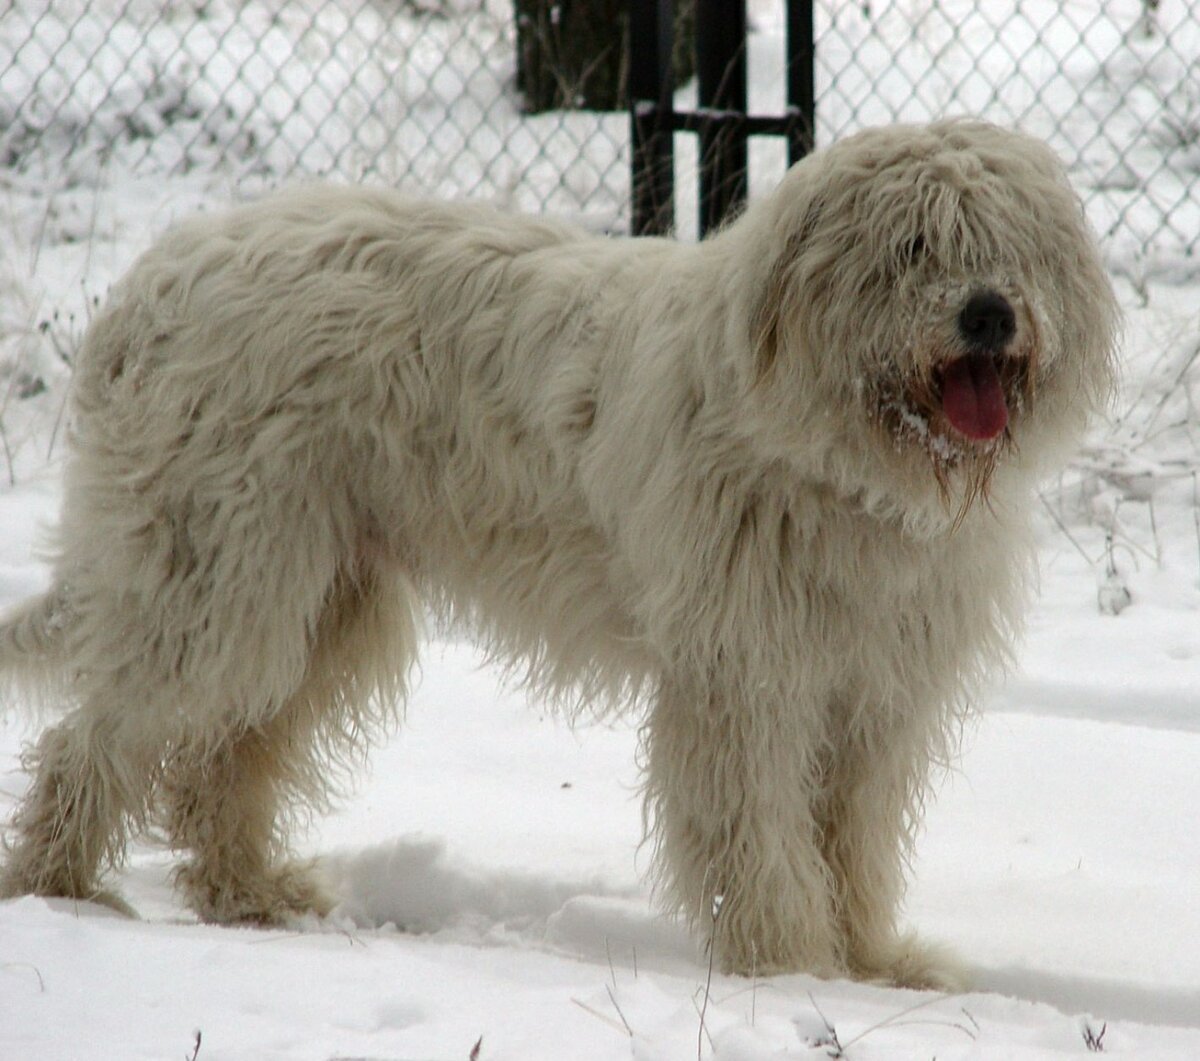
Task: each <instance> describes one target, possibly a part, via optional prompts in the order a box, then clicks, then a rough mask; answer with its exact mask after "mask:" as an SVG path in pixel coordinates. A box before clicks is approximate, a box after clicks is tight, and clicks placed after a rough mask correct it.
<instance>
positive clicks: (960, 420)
mask: <svg viewBox="0 0 1200 1061" xmlns="http://www.w3.org/2000/svg"><path fill="white" fill-rule="evenodd" d="M942 381H943V383H942V411H943V412H944V413H945V414H946V419H947V420H949V421H950V424H951V426H952V427H954V429H955V430H956V431H959V432H960V433H961V434H964V435H966V436H967V438H971V439H975V440H977V441H984V440H986V439H989V438H995V437H996V436H997V435H998V434H1000V432H1001V431H1003V430H1004V429H1005V427H1007V426H1008V405H1007V404H1006V402H1005V401H1004V387H1003V385H1002V384H1001V382H1000V376H999V375H998V374H997V372H996V366H995V365H993V364H992V359H991V358H990V357H986V356H983V355H979V354H968V355H967V356H966V357H960V358H959V359H958V360H957V361H952V362H951V363H950V364H949V365H947V366H946V369H945V372H944V374H943V377H942Z"/></svg>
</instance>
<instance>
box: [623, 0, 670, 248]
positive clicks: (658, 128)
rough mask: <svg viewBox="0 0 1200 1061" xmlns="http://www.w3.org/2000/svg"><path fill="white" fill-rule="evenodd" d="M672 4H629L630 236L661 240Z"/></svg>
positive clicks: (666, 215)
mask: <svg viewBox="0 0 1200 1061" xmlns="http://www.w3.org/2000/svg"><path fill="white" fill-rule="evenodd" d="M674 32H675V28H674V16H673V11H672V6H671V0H630V5H629V108H630V125H631V131H632V140H633V177H632V180H633V189H632V199H633V233H634V235H635V236H650V235H662V234H664V233H666V232H669V231H670V229H671V226H672V225H673V224H674V222H675V151H674V144H673V131H674V124H675V118H674V100H673V98H672V87H671V86H672V80H673V79H672V76H671V46H672V37H673V36H674Z"/></svg>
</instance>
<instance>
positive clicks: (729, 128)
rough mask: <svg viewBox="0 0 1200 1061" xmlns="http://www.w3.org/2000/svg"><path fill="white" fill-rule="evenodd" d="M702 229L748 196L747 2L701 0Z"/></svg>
mask: <svg viewBox="0 0 1200 1061" xmlns="http://www.w3.org/2000/svg"><path fill="white" fill-rule="evenodd" d="M696 73H697V76H698V80H699V89H700V114H699V118H700V128H699V132H700V233H701V235H703V234H704V233H706V232H708V231H710V230H711V229H713V228H715V227H716V226H717V225H719V224H720V223H721V221H722V219H723V218H725V217H726V216H728V214H729V213H730V211H731V210H734V209H735V208H736V207H738V206H739V205H740V204H741V203H743V202H744V201H745V199H746V192H747V188H748V182H747V167H748V164H749V157H748V156H749V153H748V150H747V138H746V137H747V131H746V2H745V0H697V2H696Z"/></svg>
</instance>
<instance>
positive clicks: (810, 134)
mask: <svg viewBox="0 0 1200 1061" xmlns="http://www.w3.org/2000/svg"><path fill="white" fill-rule="evenodd" d="M816 50H817V45H816V37H815V36H814V33H813V0H788V5H787V101H788V112H789V116H790V117H793V118H794V120H795V124H793V125H792V127H791V130H790V131H789V133H788V164H789V165H794V164H795V163H797V162H799V161H800V159H802V158H803V157H804V156H805V155H807V154H808V153H809V152H810V151H811V150H812V149H813V146H814V144H815V142H816V129H817V104H816V95H817V93H816V74H815V66H816V62H815V60H816Z"/></svg>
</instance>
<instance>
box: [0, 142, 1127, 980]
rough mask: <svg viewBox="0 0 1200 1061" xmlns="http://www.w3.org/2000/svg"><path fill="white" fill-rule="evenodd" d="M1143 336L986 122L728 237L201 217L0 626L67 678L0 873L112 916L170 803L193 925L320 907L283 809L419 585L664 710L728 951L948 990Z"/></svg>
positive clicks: (392, 671)
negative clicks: (969, 741) (984, 826)
mask: <svg viewBox="0 0 1200 1061" xmlns="http://www.w3.org/2000/svg"><path fill="white" fill-rule="evenodd" d="M1114 327H1115V310H1114V305H1113V299H1112V294H1111V290H1110V288H1109V285H1108V282H1107V280H1106V278H1105V274H1104V270H1103V269H1102V267H1101V263H1100V261H1099V259H1098V257H1097V253H1096V250H1095V248H1094V246H1093V242H1092V240H1091V238H1090V236H1089V234H1088V231H1087V229H1086V226H1085V224H1084V220H1083V217H1082V213H1081V210H1080V206H1079V203H1078V201H1077V199H1076V197H1075V195H1074V194H1073V193H1072V192H1071V189H1070V188H1069V187H1068V184H1067V182H1066V179H1065V178H1064V174H1063V171H1062V169H1061V167H1060V165H1059V163H1058V162H1057V161H1056V160H1055V158H1054V156H1053V155H1052V154H1051V153H1050V152H1049V151H1048V150H1047V149H1046V148H1045V147H1044V146H1042V145H1041V144H1039V143H1037V142H1035V141H1033V140H1031V139H1028V138H1026V137H1024V136H1021V135H1017V134H1014V133H1011V132H1005V131H1002V130H1000V129H997V128H994V127H991V126H988V125H984V124H979V123H969V122H950V123H940V124H936V125H932V126H928V127H898V128H890V129H879V130H874V131H868V132H865V133H862V134H860V135H858V136H854V137H851V138H850V139H848V140H845V141H844V142H842V143H839V144H837V145H835V146H833V147H831V148H829V149H828V150H825V151H822V152H820V153H818V154H814V155H813V156H811V157H810V158H808V159H806V160H804V161H803V162H801V163H799V164H798V165H797V166H795V167H794V168H793V169H792V170H791V172H790V173H788V175H787V176H786V178H785V179H784V181H783V182H782V184H781V186H780V187H779V189H778V191H777V192H775V194H774V195H772V196H770V197H769V198H767V199H765V200H763V201H761V202H758V203H756V204H755V205H753V206H751V207H750V208H749V210H748V211H747V212H746V214H745V215H744V216H743V217H742V218H741V219H740V220H739V221H737V222H736V223H734V224H732V225H730V226H729V227H728V228H726V229H725V230H724V231H722V232H721V233H720V234H718V235H717V236H715V237H714V238H712V239H709V240H707V241H705V242H703V243H700V244H699V245H691V246H688V245H680V244H677V243H674V242H671V241H667V240H649V239H646V240H621V239H604V238H595V237H591V236H588V235H586V234H584V233H583V232H581V231H579V230H577V229H575V228H571V227H568V226H566V225H562V224H556V223H551V222H548V221H537V220H530V219H527V218H520V217H511V216H505V215H504V214H501V213H497V212H495V211H493V210H491V209H488V208H485V207H482V206H472V205H439V204H435V203H428V202H413V201H410V200H409V199H406V198H403V197H401V196H399V195H396V194H393V193H391V192H388V191H383V190H367V189H363V188H334V187H314V188H307V189H304V190H300V191H294V192H288V193H285V194H281V195H274V196H271V197H269V198H266V199H264V200H263V201H261V202H258V203H255V204H253V205H249V206H245V207H243V208H241V209H237V210H234V211H233V212H231V213H228V214H224V215H219V216H215V217H205V218H202V219H199V220H196V221H193V222H191V223H188V224H184V225H182V226H180V227H179V228H177V229H175V230H174V231H173V232H172V233H170V234H169V235H167V236H166V237H165V238H164V239H163V240H162V241H161V242H160V243H159V244H158V245H157V246H155V247H154V248H153V249H152V250H150V251H149V252H148V253H147V254H146V255H145V256H144V257H143V258H142V259H141V260H140V261H139V262H138V263H137V265H135V266H134V268H133V270H132V271H131V272H130V273H129V275H128V276H127V277H126V278H125V279H124V281H123V282H122V283H121V284H120V286H119V287H118V288H117V290H116V292H115V294H114V296H113V299H112V304H111V305H110V306H109V308H108V309H107V310H106V311H105V312H104V313H103V315H102V316H100V317H99V318H98V319H97V320H96V321H95V323H94V324H93V326H92V327H91V329H90V331H89V332H88V334H87V337H86V339H85V342H84V345H83V349H82V351H81V353H80V357H79V362H78V366H77V369H76V378H75V380H74V397H73V408H72V418H73V437H72V443H71V458H70V461H69V463H68V466H67V469H66V496H65V503H64V508H63V513H62V521H61V529H60V532H59V539H58V544H57V551H56V554H55V582H54V586H53V588H52V589H51V590H50V591H49V592H48V593H47V594H46V595H45V596H44V597H43V598H41V599H38V600H36V601H33V602H31V603H29V604H27V605H26V606H24V607H23V608H22V609H20V610H18V611H17V612H15V613H14V614H12V615H11V616H10V617H9V618H8V619H7V622H6V624H5V625H3V626H2V627H0V664H3V665H4V666H5V667H6V668H7V669H8V670H9V672H10V673H13V674H14V675H15V676H16V677H18V678H21V679H23V680H24V681H25V682H26V684H27V685H33V686H35V687H37V688H38V689H39V690H40V691H41V692H42V693H43V694H44V695H47V696H50V697H52V698H56V699H61V700H64V701H65V702H66V703H68V704H69V705H70V713H69V714H68V715H67V716H66V718H65V719H64V720H63V721H61V722H60V723H59V724H57V725H56V726H54V727H53V728H51V729H49V730H48V731H47V732H46V733H45V734H44V735H43V736H42V738H41V740H40V741H39V742H38V743H37V745H36V746H35V747H33V748H31V749H30V750H29V752H28V754H27V765H28V767H29V769H30V770H31V772H32V774H33V780H32V784H31V786H30V788H29V790H28V792H27V794H26V795H25V796H24V799H23V802H22V803H21V804H20V806H19V807H18V809H17V811H16V814H15V817H14V819H13V823H12V828H11V830H10V833H9V837H8V841H7V846H8V851H7V859H6V863H5V867H4V870H3V876H2V878H0V893H2V894H5V895H17V894H21V893H25V892H34V893H37V894H42V895H59V896H78V897H81V898H87V897H96V896H98V895H100V894H101V893H100V891H99V888H100V877H101V874H102V872H103V870H104V869H105V867H107V866H111V865H113V864H114V863H117V862H119V860H120V858H121V856H122V852H123V847H124V843H125V839H126V837H127V836H128V835H129V833H130V831H131V830H137V829H140V828H144V827H147V826H150V825H161V826H162V827H163V828H164V829H165V830H166V833H167V835H168V836H169V837H170V841H171V843H172V845H173V846H174V847H175V848H177V849H178V850H179V851H180V852H182V853H184V854H185V855H186V859H187V861H186V862H185V864H184V865H183V866H182V868H180V869H179V871H178V883H179V885H180V886H181V888H182V891H183V894H184V895H185V897H186V899H187V901H188V902H189V903H190V904H191V906H192V907H194V909H195V910H196V911H197V912H198V913H199V914H200V915H201V916H202V917H203V918H205V919H209V920H213V921H220V922H230V921H246V920H249V921H259V922H278V921H280V920H283V919H286V918H288V917H290V916H291V915H293V914H295V913H297V912H301V911H307V910H317V911H324V910H326V909H328V907H329V905H330V899H329V898H328V897H327V896H326V894H325V893H324V892H323V891H322V889H321V887H320V885H319V883H318V881H317V878H316V877H315V876H314V875H313V873H312V871H311V869H310V868H309V867H306V866H303V865H299V864H297V863H295V862H293V861H289V860H288V857H287V840H286V835H285V829H284V824H285V822H286V820H287V811H288V810H289V809H291V810H303V809H305V808H308V807H312V806H319V805H321V804H322V803H323V802H324V799H325V798H326V797H327V796H328V795H329V793H330V792H331V791H332V789H331V787H330V786H331V773H336V771H334V770H333V768H334V767H338V766H345V765H347V763H348V762H352V761H353V759H354V757H355V754H356V753H358V752H359V751H361V750H362V749H363V748H364V747H365V745H366V744H367V743H368V740H369V738H371V737H372V736H374V735H376V734H377V732H378V731H379V730H380V729H382V728H383V724H384V723H386V722H387V721H389V720H390V717H391V714H392V712H393V705H396V704H398V703H399V702H401V700H402V698H403V691H404V684H405V677H406V675H407V673H408V671H409V668H410V665H411V664H412V662H413V660H414V657H415V655H416V651H417V645H418V629H417V628H418V624H417V622H416V621H415V617H416V616H418V615H419V614H420V610H421V608H422V607H423V606H428V607H431V608H432V609H433V610H434V612H436V613H437V614H438V615H439V616H440V617H441V618H442V619H443V620H446V621H450V622H455V623H462V624H466V625H467V626H469V627H470V628H471V629H472V630H473V631H475V632H476V633H477V634H478V635H479V636H480V637H481V638H482V639H483V641H485V642H486V644H487V645H488V646H489V648H490V649H491V650H492V651H493V652H494V653H495V655H496V656H498V657H500V658H503V659H505V660H507V661H509V663H510V664H512V665H513V666H514V667H516V668H518V669H519V671H520V672H521V674H522V675H523V676H525V677H527V679H528V680H529V682H531V683H532V684H533V686H534V687H535V688H537V689H538V690H539V691H542V692H545V693H548V694H551V695H554V696H556V697H558V698H560V699H565V700H567V701H568V702H569V704H571V705H573V706H581V705H599V706H604V705H617V706H620V705H629V704H633V703H635V702H637V703H642V702H645V703H647V704H648V715H647V721H646V724H645V728H644V739H645V752H646V758H647V779H646V800H647V812H648V820H649V822H650V823H651V828H652V830H653V837H654V840H655V842H656V845H657V849H658V867H659V869H658V874H659V881H658V883H659V884H660V886H661V889H662V891H663V893H664V895H665V896H666V898H667V899H668V900H669V901H670V902H671V903H672V904H673V905H674V906H675V907H677V908H678V909H679V910H680V911H682V912H683V913H684V914H685V915H686V916H687V917H688V918H690V920H691V921H692V922H693V923H694V924H695V925H696V926H697V927H698V928H699V929H700V930H701V931H704V932H707V933H709V934H710V936H711V943H712V946H713V947H714V948H715V951H716V955H717V958H718V960H719V963H720V965H721V966H722V967H724V968H725V969H728V970H732V971H737V972H743V973H749V972H751V971H757V972H758V973H760V974H762V973H768V972H772V971H779V970H797V969H803V970H809V971H811V972H814V973H818V974H820V975H826V976H837V975H847V974H848V975H851V976H854V977H860V978H879V979H884V980H888V981H892V982H895V983H899V984H908V985H932V986H937V985H945V984H948V983H950V982H951V979H952V977H951V973H950V970H949V967H947V966H945V965H943V964H942V963H941V961H940V960H939V959H938V957H937V956H936V954H935V953H934V952H933V951H932V950H930V949H928V948H926V947H923V946H922V945H920V944H918V943H917V942H915V941H914V940H912V939H910V938H908V937H906V936H902V935H900V934H899V933H898V931H897V925H896V921H897V913H898V907H899V903H900V900H901V896H902V891H903V876H904V872H903V871H904V863H905V860H906V856H907V854H908V853H909V851H910V847H911V842H912V837H913V830H914V825H915V822H916V818H917V815H918V812H919V810H920V806H921V802H922V798H923V793H924V791H925V788H926V783H927V775H928V773H929V770H930V766H931V764H932V763H933V762H935V761H940V760H942V759H943V758H944V757H945V755H946V754H947V751H948V749H949V747H950V746H951V745H952V738H953V736H954V733H955V730H956V729H957V724H958V722H959V721H960V719H961V717H962V711H963V710H964V707H965V706H966V704H967V702H968V701H969V699H970V697H971V695H972V693H973V691H974V690H975V689H976V687H977V685H978V683H979V681H980V679H981V678H983V677H984V676H985V674H986V673H987V672H989V671H990V670H992V669H993V667H994V665H996V664H998V663H1000V662H1002V660H1003V657H1004V656H1005V653H1006V650H1007V649H1008V646H1009V644H1010V640H1011V637H1012V633H1013V625H1014V622H1015V620H1016V618H1017V614H1018V610H1019V604H1020V599H1021V597H1022V590H1023V586H1024V583H1025V581H1026V574H1027V572H1028V561H1029V555H1028V554H1029V544H1028V537H1029V535H1028V528H1027V524H1028V521H1029V512H1030V508H1031V498H1032V496H1033V494H1032V490H1033V483H1034V480H1035V476H1036V475H1037V474H1038V473H1039V472H1040V471H1041V470H1042V469H1043V468H1044V467H1045V465H1046V464H1047V462H1052V461H1054V460H1056V459H1058V458H1060V457H1061V455H1062V454H1063V451H1064V450H1065V449H1066V448H1067V447H1069V446H1070V445H1071V444H1072V443H1073V442H1074V441H1075V440H1076V439H1077V437H1078V436H1079V434H1080V431H1081V429H1082V427H1083V425H1084V423H1085V420H1086V417H1087V415H1088V414H1089V412H1090V411H1091V410H1092V409H1093V408H1094V407H1095V406H1096V405H1097V403H1098V402H1100V401H1102V400H1103V398H1104V396H1105V394H1106V392H1107V390H1108V388H1109V386H1110V375H1111V362H1112V347H1113V337H1114ZM109 898H110V901H114V902H116V901H118V900H116V899H115V898H114V897H109ZM717 909H719V913H717V914H716V916H715V917H714V910H717Z"/></svg>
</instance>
